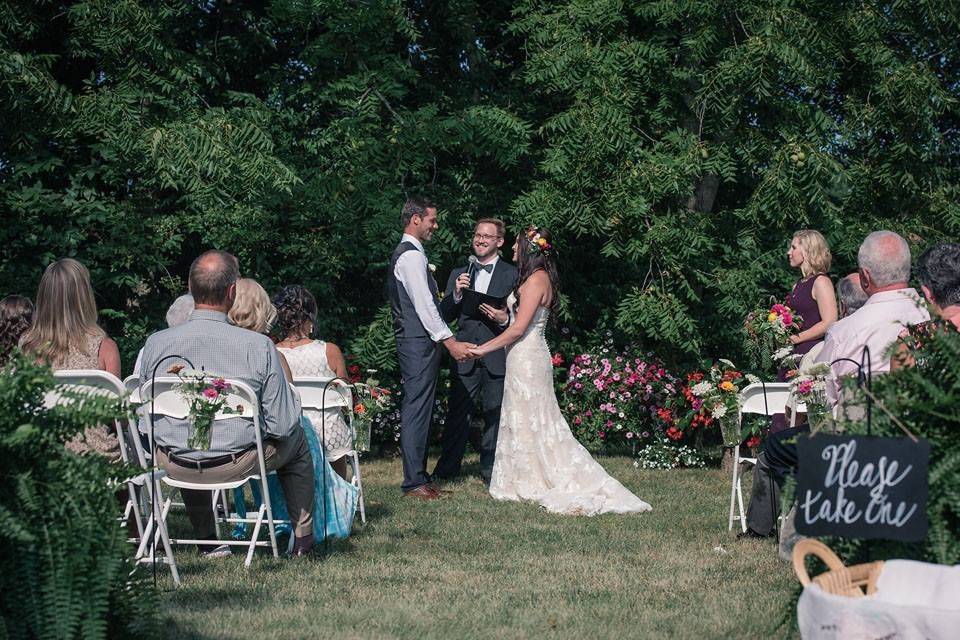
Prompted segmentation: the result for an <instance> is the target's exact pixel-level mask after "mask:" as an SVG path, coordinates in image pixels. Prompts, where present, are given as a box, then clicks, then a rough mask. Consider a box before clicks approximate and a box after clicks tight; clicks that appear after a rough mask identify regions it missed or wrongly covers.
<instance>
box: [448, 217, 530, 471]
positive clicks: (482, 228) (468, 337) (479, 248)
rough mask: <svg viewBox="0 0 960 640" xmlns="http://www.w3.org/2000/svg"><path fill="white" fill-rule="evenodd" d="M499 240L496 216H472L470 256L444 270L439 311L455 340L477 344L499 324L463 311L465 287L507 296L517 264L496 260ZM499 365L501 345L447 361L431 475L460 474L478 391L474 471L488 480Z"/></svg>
mask: <svg viewBox="0 0 960 640" xmlns="http://www.w3.org/2000/svg"><path fill="white" fill-rule="evenodd" d="M503 241H504V224H503V221H502V220H498V219H496V218H482V219H480V220H478V221H477V224H476V226H475V227H474V230H473V243H472V247H473V254H474V256H475V259H471V261H470V264H469V265H468V266H466V267H461V268H459V269H455V270H454V271H453V272H452V273H451V274H450V278H449V280H448V281H447V289H446V293H445V294H444V296H443V300H441V302H440V313H441V314H442V316H443V319H444V320H445V321H446V322H452V321H453V320H454V319H457V327H458V329H457V340H459V341H466V342H469V343H473V344H483V343H484V342H486V341H487V340H490V339H491V338H493V337H494V336H496V335H498V334H499V333H500V332H502V331H503V329H504V328H505V327H500V326H497V323H496V322H494V321H493V320H490V319H489V318H487V317H486V316H484V315H483V314H482V313H481V312H479V311H476V312H475V313H474V314H473V315H468V310H467V309H466V308H465V307H466V305H464V304H463V299H464V293H463V292H464V290H465V289H472V290H473V291H478V292H480V293H485V294H487V295H489V296H493V297H495V298H501V299H504V300H506V297H507V296H508V295H510V292H511V291H512V290H513V287H514V285H515V284H516V281H517V268H516V267H514V266H513V265H512V264H510V263H508V262H506V261H504V260H501V259H500V255H499V250H500V247H502V246H503ZM468 295H469V294H468ZM505 369H506V354H505V353H504V350H503V349H499V350H497V351H494V352H492V353H489V354H487V355H486V356H484V357H483V358H479V359H475V360H466V361H463V362H453V363H451V368H450V374H451V375H450V402H449V408H448V410H447V420H446V423H445V427H444V430H443V436H442V440H441V446H442V452H441V454H440V459H439V460H438V461H437V467H436V469H434V472H433V477H434V478H437V479H441V480H449V479H452V478H455V477H457V476H458V475H459V474H460V467H461V465H462V463H463V452H464V450H465V449H466V445H467V435H468V433H469V431H470V421H471V418H472V417H473V415H474V413H475V411H476V400H477V397H478V396H482V405H483V420H484V423H485V424H484V431H483V437H482V438H481V446H480V449H481V451H480V473H481V475H482V476H483V480H484V482H487V483H488V484H489V482H490V475H491V474H492V473H493V458H494V455H495V454H496V450H497V433H498V431H499V428H500V404H501V402H502V401H503V374H504V371H505Z"/></svg>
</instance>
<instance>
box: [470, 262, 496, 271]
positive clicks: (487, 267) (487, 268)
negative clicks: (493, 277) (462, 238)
mask: <svg viewBox="0 0 960 640" xmlns="http://www.w3.org/2000/svg"><path fill="white" fill-rule="evenodd" d="M474 266H475V267H476V268H477V269H478V270H479V271H486V272H487V273H493V263H492V262H491V263H490V264H480V263H479V262H478V263H476V264H475V265H474Z"/></svg>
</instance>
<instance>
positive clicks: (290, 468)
mask: <svg viewBox="0 0 960 640" xmlns="http://www.w3.org/2000/svg"><path fill="white" fill-rule="evenodd" d="M239 277H240V274H239V268H238V265H237V259H236V258H234V257H233V256H232V255H230V254H229V253H226V252H223V251H207V252H206V253H204V254H203V255H201V256H200V257H199V258H197V259H196V260H194V261H193V264H192V265H191V267H190V276H189V283H190V293H191V294H192V295H193V299H194V303H195V310H194V312H193V313H192V314H191V316H190V320H189V321H188V322H186V323H184V324H182V325H180V326H178V327H173V328H170V329H165V330H163V331H159V332H157V333H155V334H153V335H152V336H150V337H149V338H147V343H146V344H145V345H144V347H143V362H142V364H141V368H140V378H141V379H147V378H149V377H150V373H151V372H152V371H153V369H154V367H155V366H156V365H157V364H158V363H160V361H161V360H163V359H164V358H167V360H165V361H164V363H163V366H162V370H164V371H166V370H168V368H169V367H168V366H167V363H169V365H171V366H172V365H174V364H181V365H187V366H190V365H191V364H192V367H193V368H195V369H203V370H204V371H208V372H210V373H211V374H216V375H222V376H225V377H227V378H235V379H237V380H241V381H243V382H245V383H246V384H248V385H250V387H252V388H253V390H254V392H255V393H256V394H257V397H258V398H259V402H260V418H261V425H262V427H263V431H264V433H263V434H262V436H263V438H264V442H263V448H264V456H265V458H266V466H267V469H269V470H271V471H276V472H277V476H278V477H279V479H280V485H281V486H282V488H283V494H284V497H285V498H286V503H287V507H288V509H289V512H290V514H291V517H292V520H293V521H294V534H295V536H296V539H295V541H294V548H293V550H294V554H296V555H300V554H304V553H306V552H307V551H309V550H310V548H311V547H312V546H313V515H312V514H313V497H314V496H313V487H314V477H313V461H312V459H311V458H310V450H309V448H308V447H307V441H306V438H304V435H303V429H301V428H300V401H299V399H298V398H297V395H296V393H295V392H294V391H293V390H292V389H291V388H290V386H289V385H288V384H287V381H286V378H285V377H284V374H283V368H282V367H281V365H280V354H279V353H278V352H277V349H276V347H274V346H273V342H271V340H270V339H269V338H268V337H266V336H264V335H260V334H257V333H254V332H253V331H247V330H246V329H241V328H240V327H235V326H233V325H231V324H230V323H229V322H227V312H228V311H229V310H230V308H231V307H232V306H233V302H234V300H235V299H236V291H237V280H238V279H239ZM172 356H180V357H182V358H185V359H188V360H189V361H190V363H189V364H188V363H187V362H184V361H183V360H178V359H177V358H174V357H172ZM218 426H219V427H220V428H217V429H214V430H213V431H212V441H211V443H210V448H209V449H208V450H205V451H201V450H194V449H190V448H189V447H188V446H187V438H188V436H189V434H190V430H191V428H192V425H191V424H190V423H189V421H187V420H185V419H177V418H171V417H169V416H157V418H156V422H155V425H154V438H155V441H156V445H157V462H158V463H159V464H160V466H161V467H162V468H163V469H164V470H165V471H166V472H167V473H168V474H170V477H171V478H174V479H177V480H182V481H186V482H220V481H230V480H236V479H239V478H243V477H246V476H248V475H250V474H251V473H256V472H257V470H258V463H257V452H256V449H255V435H254V433H253V431H252V429H253V421H252V420H250V419H249V418H242V417H232V418H227V419H224V420H221V421H220V422H219V423H218ZM147 429H148V425H147V424H146V423H141V430H143V431H146V430H147ZM182 494H183V501H184V503H185V504H186V507H187V515H188V516H189V518H190V522H191V524H192V525H193V528H194V531H195V535H196V537H197V538H198V539H202V540H212V539H214V520H213V511H212V509H211V508H210V493H209V492H207V491H190V490H184V491H183V492H182ZM227 553H229V547H227V546H226V545H224V546H222V547H218V548H216V549H214V550H213V551H211V552H209V553H208V554H207V555H209V556H219V555H226V554H227Z"/></svg>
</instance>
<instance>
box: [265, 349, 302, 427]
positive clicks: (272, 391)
mask: <svg viewBox="0 0 960 640" xmlns="http://www.w3.org/2000/svg"><path fill="white" fill-rule="evenodd" d="M264 339H265V340H266V342H264V343H262V348H263V349H264V355H263V357H264V358H265V360H266V371H265V375H264V377H263V385H262V386H261V388H260V411H261V414H260V419H261V420H262V422H263V430H264V432H265V433H267V434H269V435H271V436H275V437H278V438H283V437H286V436H288V435H290V434H291V433H293V430H294V428H299V426H300V398H299V397H298V396H297V394H296V393H295V392H294V391H293V389H291V388H290V385H289V384H287V377H286V375H285V374H284V371H283V365H282V364H281V362H280V352H279V351H277V348H276V347H275V346H273V343H272V342H270V340H269V339H266V338H264Z"/></svg>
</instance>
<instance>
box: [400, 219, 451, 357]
mask: <svg viewBox="0 0 960 640" xmlns="http://www.w3.org/2000/svg"><path fill="white" fill-rule="evenodd" d="M401 242H409V243H410V244H412V245H413V246H415V247H416V248H417V250H416V251H406V252H404V253H402V254H401V255H400V257H399V258H398V259H397V264H396V265H395V266H394V267H393V275H394V276H396V278H397V281H398V282H399V283H400V285H401V286H402V287H403V290H404V291H406V292H407V297H408V298H410V302H412V303H413V308H414V309H416V311H417V317H418V318H419V319H420V323H421V324H422V325H423V328H424V329H426V330H427V333H429V334H430V338H431V339H432V340H433V341H434V342H440V341H441V340H446V339H447V338H449V337H451V336H453V332H452V331H450V327H448V326H447V323H446V322H444V321H443V318H441V317H440V310H439V309H437V305H436V303H435V302H434V300H433V294H432V293H430V284H429V283H428V281H427V278H430V277H432V276H430V275H429V273H430V271H429V270H430V266H429V264H428V263H427V254H426V252H424V250H423V245H422V244H420V241H419V240H417V239H416V238H414V237H413V236H411V235H408V234H406V233H405V234H403V238H402V239H401Z"/></svg>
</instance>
